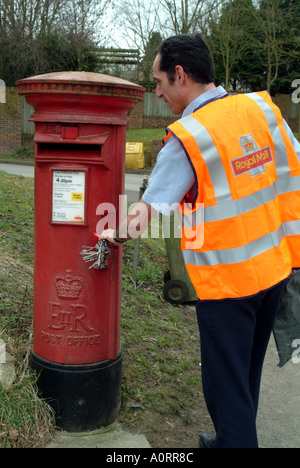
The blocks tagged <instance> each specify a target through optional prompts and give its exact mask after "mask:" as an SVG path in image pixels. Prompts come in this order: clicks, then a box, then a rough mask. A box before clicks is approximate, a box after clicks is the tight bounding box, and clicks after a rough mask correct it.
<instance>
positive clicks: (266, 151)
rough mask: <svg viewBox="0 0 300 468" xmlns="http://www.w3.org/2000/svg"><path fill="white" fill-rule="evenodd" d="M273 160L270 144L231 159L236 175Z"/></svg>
mask: <svg viewBox="0 0 300 468" xmlns="http://www.w3.org/2000/svg"><path fill="white" fill-rule="evenodd" d="M272 161H273V157H272V152H271V148H270V146H266V147H265V148H262V149H260V150H258V151H255V152H254V153H250V154H246V155H245V156H241V157H240V158H237V159H234V160H233V161H231V164H232V168H233V172H234V174H235V175H236V176H239V175H241V174H244V173H245V172H250V171H251V170H252V169H255V168H259V167H262V169H263V167H264V165H265V164H268V163H270V162H272Z"/></svg>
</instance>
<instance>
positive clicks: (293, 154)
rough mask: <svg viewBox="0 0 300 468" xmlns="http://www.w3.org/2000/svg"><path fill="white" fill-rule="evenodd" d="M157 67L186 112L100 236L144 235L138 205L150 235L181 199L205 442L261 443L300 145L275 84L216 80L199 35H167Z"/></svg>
mask: <svg viewBox="0 0 300 468" xmlns="http://www.w3.org/2000/svg"><path fill="white" fill-rule="evenodd" d="M153 73H154V78H155V80H156V83H157V87H156V95H157V97H158V98H162V99H164V100H165V102H167V104H168V106H169V107H170V108H171V110H172V111H173V113H174V114H176V115H182V118H181V119H180V120H178V121H177V122H175V123H174V124H172V125H170V126H169V127H168V128H167V135H166V138H165V140H164V146H163V148H162V150H161V152H160V154H159V156H158V159H157V165H156V167H155V169H154V170H153V173H152V176H151V178H150V183H149V187H148V189H147V190H146V192H145V194H144V196H143V198H142V200H141V201H140V203H139V204H138V206H137V207H136V209H135V211H132V212H130V213H129V215H128V218H127V220H126V222H124V223H121V224H120V226H119V228H118V229H117V230H116V232H115V231H113V230H111V229H109V230H106V231H104V232H103V233H101V235H100V236H101V237H102V238H106V239H108V240H109V241H110V242H111V243H113V244H114V245H121V244H122V243H123V242H124V241H126V240H128V239H130V238H133V237H135V235H134V233H133V232H130V223H131V221H132V220H136V219H137V217H138V216H140V217H139V228H140V230H139V233H138V234H140V232H141V231H142V230H143V229H145V228H146V227H147V225H148V223H149V222H150V220H151V217H152V215H153V213H154V212H155V211H156V210H158V211H161V212H162V213H163V214H164V215H170V214H172V212H173V210H174V206H175V205H176V204H178V205H179V210H180V212H181V215H182V227H183V230H182V251H183V257H184V261H185V264H186V268H187V271H188V273H189V276H190V278H191V281H192V283H193V285H194V287H195V290H196V293H197V296H198V298H199V302H198V304H197V317H198V323H199V329H200V342H201V356H202V380H203V390H204V395H205V399H206V403H207V407H208V410H209V412H210V415H211V418H212V421H213V423H214V426H215V430H216V435H211V434H203V435H202V436H201V437H200V446H201V447H203V448H212V447H215V448H222V447H226V448H256V447H258V441H257V432H256V414H257V407H258V399H259V388H260V379H261V372H262V366H263V361H264V357H265V352H266V349H267V346H268V342H269V339H270V335H271V331H272V327H273V323H274V318H275V314H276V310H277V308H278V304H279V302H280V299H281V297H282V293H283V291H284V288H285V285H286V282H287V279H288V278H289V276H290V274H291V272H292V268H295V267H300V237H299V236H300V145H299V143H298V142H297V140H296V139H295V138H294V136H293V134H292V132H291V130H290V128H289V127H288V125H287V124H286V122H285V121H284V120H283V118H282V115H281V113H280V111H279V109H278V107H277V106H275V105H274V104H273V102H272V100H271V98H270V96H269V95H268V93H266V92H260V93H249V94H230V95H229V94H227V93H226V91H225V90H224V89H223V88H222V87H221V86H219V87H216V86H215V85H214V67H213V60H212V57H211V54H210V52H209V49H208V47H207V45H206V43H205V42H204V41H203V40H202V38H201V36H200V35H182V36H174V37H171V38H169V39H167V40H166V41H164V42H163V43H162V44H161V46H160V47H159V49H158V51H157V55H156V58H155V61H154V64H153ZM141 213H143V214H142V215H141ZM203 220H204V221H203ZM134 225H135V226H136V225H137V224H136V223H134Z"/></svg>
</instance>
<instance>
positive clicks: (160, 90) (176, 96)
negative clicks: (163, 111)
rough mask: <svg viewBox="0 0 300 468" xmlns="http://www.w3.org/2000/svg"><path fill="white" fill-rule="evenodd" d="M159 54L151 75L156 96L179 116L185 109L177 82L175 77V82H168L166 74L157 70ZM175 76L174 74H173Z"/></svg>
mask: <svg viewBox="0 0 300 468" xmlns="http://www.w3.org/2000/svg"><path fill="white" fill-rule="evenodd" d="M159 63H160V54H158V55H157V56H156V58H155V60H154V63H153V75H154V79H155V81H156V83H157V84H156V96H157V97H158V98H160V99H161V98H162V99H163V100H164V101H165V102H166V103H167V104H168V106H169V108H170V109H171V111H172V112H173V114H175V115H180V114H182V112H183V111H184V109H185V107H186V106H185V104H184V99H183V97H184V96H183V93H182V89H181V86H180V84H179V80H178V79H177V77H176V76H175V81H173V82H170V81H169V78H168V75H167V72H165V71H161V70H160V69H159ZM175 75H176V74H175Z"/></svg>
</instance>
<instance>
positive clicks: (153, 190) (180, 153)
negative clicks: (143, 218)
mask: <svg viewBox="0 0 300 468" xmlns="http://www.w3.org/2000/svg"><path fill="white" fill-rule="evenodd" d="M194 184H195V176H194V172H193V170H192V168H191V166H190V163H189V161H188V159H187V156H186V154H185V152H184V150H183V149H182V147H181V145H180V144H179V142H178V141H177V140H176V139H175V138H174V137H173V136H171V137H170V138H168V139H167V141H166V143H165V145H164V147H163V148H162V149H161V151H160V152H159V154H158V156H157V163H156V166H155V168H154V169H153V171H152V174H151V176H150V179H149V185H148V188H147V189H146V191H145V193H144V195H143V200H144V201H145V202H146V203H148V204H149V205H151V206H152V207H153V208H154V209H155V210H156V211H159V212H160V213H162V214H163V215H166V216H171V215H172V214H173V213H174V211H175V210H176V208H177V207H178V205H179V203H180V202H181V200H182V199H183V198H184V196H185V195H186V194H187V193H188V192H189V190H190V189H191V188H192V186H193V185H194Z"/></svg>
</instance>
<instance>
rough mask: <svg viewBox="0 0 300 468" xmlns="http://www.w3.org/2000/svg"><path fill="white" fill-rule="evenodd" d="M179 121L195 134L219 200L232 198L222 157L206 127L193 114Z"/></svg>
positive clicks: (219, 201)
mask: <svg viewBox="0 0 300 468" xmlns="http://www.w3.org/2000/svg"><path fill="white" fill-rule="evenodd" d="M179 123H180V124H181V125H182V127H183V128H185V129H186V130H187V131H188V132H189V133H191V134H192V135H193V137H194V138H195V140H196V142H197V145H198V147H199V149H200V151H201V153H202V156H203V158H204V160H205V162H206V166H207V169H208V172H209V175H210V178H211V181H212V183H213V186H214V191H215V197H216V199H217V202H218V203H221V202H224V201H227V200H231V199H232V198H231V193H230V189H229V184H228V180H227V175H226V172H225V170H224V167H223V164H222V160H221V157H220V155H219V153H218V150H217V148H216V146H215V144H214V142H213V140H212V138H211V136H210V134H209V133H208V131H207V130H206V128H205V127H204V126H203V125H202V124H201V123H200V122H198V120H196V119H195V118H194V117H192V116H191V115H188V116H187V117H184V118H183V119H181V120H179Z"/></svg>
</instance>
